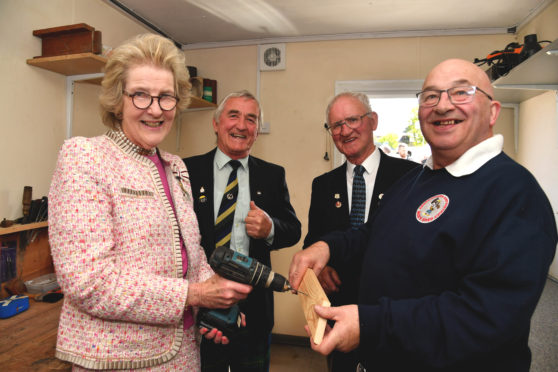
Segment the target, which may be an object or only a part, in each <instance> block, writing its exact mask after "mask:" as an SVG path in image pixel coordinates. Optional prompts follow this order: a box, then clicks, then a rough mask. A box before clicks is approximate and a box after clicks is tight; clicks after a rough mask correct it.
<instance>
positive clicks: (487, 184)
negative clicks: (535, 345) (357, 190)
mask: <svg viewBox="0 0 558 372" xmlns="http://www.w3.org/2000/svg"><path fill="white" fill-rule="evenodd" d="M493 94H494V93H493V89H492V86H491V84H490V81H489V80H488V77H487V75H486V74H485V72H484V71H482V70H481V69H479V68H478V67H477V66H476V65H474V64H472V63H470V62H467V61H463V60H456V59H452V60H447V61H444V62H442V63H440V64H439V65H438V66H436V67H435V68H434V69H433V70H432V71H431V72H430V73H429V74H428V76H427V77H426V80H425V82H424V85H423V90H422V91H421V92H420V93H418V94H417V97H418V100H419V120H420V125H421V130H422V133H423V135H424V137H425V139H426V141H427V142H428V143H429V144H430V147H431V149H432V156H431V157H430V158H429V159H428V160H427V162H426V164H425V165H424V167H420V168H418V169H415V170H412V171H410V172H409V173H408V174H407V175H405V176H403V177H402V178H401V179H400V180H399V181H398V182H397V183H396V184H395V185H394V186H393V187H392V188H391V189H390V191H389V192H387V193H386V194H385V195H384V197H383V198H382V201H381V204H380V206H379V209H378V211H377V213H376V214H375V215H374V216H373V217H372V218H370V219H369V220H368V222H367V223H366V224H365V225H362V227H361V228H359V229H358V230H352V231H346V232H337V233H332V234H329V235H327V236H326V237H324V238H323V240H322V241H319V242H317V243H315V244H313V245H312V246H310V247H308V248H306V249H305V250H303V251H301V252H299V253H297V254H296V255H295V257H294V258H293V262H292V264H291V269H290V281H291V284H292V285H293V286H294V287H295V288H298V285H299V283H300V281H301V277H302V273H304V270H305V269H306V268H307V267H311V268H312V269H313V270H314V271H315V272H316V273H317V274H319V273H320V271H321V270H322V268H323V267H324V266H325V265H326V264H328V263H330V262H331V263H343V262H347V261H348V260H350V259H351V258H352V257H353V256H354V255H362V257H363V259H362V275H361V282H360V288H359V298H358V304H355V305H347V306H341V307H332V308H321V307H319V306H316V311H317V313H318V314H319V315H321V316H323V317H324V318H327V319H333V320H335V325H334V327H333V328H328V329H327V330H326V334H325V337H324V339H323V341H322V343H321V344H320V345H312V348H313V349H314V350H317V351H319V352H321V353H323V354H329V353H330V352H331V351H332V350H340V351H349V350H353V349H358V353H359V360H360V364H359V368H360V370H362V371H366V370H368V371H416V370H418V371H476V372H478V371H528V370H529V366H530V363H531V353H530V350H529V347H528V345H527V342H528V337H529V326H530V319H531V316H532V314H533V311H534V309H535V307H536V305H537V302H538V300H539V298H540V295H541V292H542V289H543V286H544V284H545V281H546V277H547V273H548V269H549V266H550V263H551V261H552V259H553V256H554V252H555V249H556V244H557V243H558V234H557V231H556V223H555V220H554V215H553V211H552V208H551V206H550V203H549V201H548V199H547V197H546V195H545V194H544V192H543V191H542V189H541V188H540V186H539V185H538V183H537V181H536V180H535V178H534V177H533V176H532V175H531V174H530V173H529V172H528V171H527V170H526V169H525V168H523V167H522V166H521V165H519V164H517V163H516V162H515V161H513V160H512V159H510V158H509V157H508V156H507V155H506V154H504V153H503V152H502V146H503V137H502V136H501V135H494V133H493V127H494V124H495V122H496V119H497V117H498V114H499V112H500V103H499V102H497V101H495V100H494V99H493Z"/></svg>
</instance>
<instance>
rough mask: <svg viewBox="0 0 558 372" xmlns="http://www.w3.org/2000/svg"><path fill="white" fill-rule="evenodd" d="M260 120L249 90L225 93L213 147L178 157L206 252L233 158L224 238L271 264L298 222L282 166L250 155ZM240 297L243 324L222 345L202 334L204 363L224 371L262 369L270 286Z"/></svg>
mask: <svg viewBox="0 0 558 372" xmlns="http://www.w3.org/2000/svg"><path fill="white" fill-rule="evenodd" d="M261 120H262V112H261V108H260V104H259V102H258V101H257V99H256V98H255V97H254V96H253V95H252V94H251V93H249V92H247V91H241V92H235V93H231V94H229V95H228V96H227V97H225V99H223V101H222V102H221V103H220V105H219V107H218V108H217V110H216V111H215V115H214V119H213V129H214V131H215V133H216V135H217V148H216V149H213V150H211V151H210V152H208V153H206V154H203V155H198V156H193V157H190V158H185V159H183V160H184V163H185V164H186V167H187V168H188V173H189V178H190V182H191V185H192V194H193V195H192V197H193V199H194V209H195V212H196V215H197V217H198V222H199V226H200V232H201V236H202V246H203V248H204V250H205V252H206V254H207V257H208V258H209V257H210V256H211V254H212V252H213V251H214V249H215V247H216V244H218V242H216V233H215V223H216V219H217V216H218V215H219V207H220V204H221V199H222V198H223V192H224V191H225V188H226V187H227V183H228V180H229V175H230V174H231V172H232V169H233V164H232V163H229V162H230V161H231V160H232V161H233V163H234V161H235V160H236V161H238V162H239V163H240V164H238V163H237V165H236V166H234V168H236V167H238V168H237V171H236V172H237V179H238V196H237V199H236V207H235V209H234V212H233V213H234V219H233V227H232V233H231V235H230V242H228V243H226V244H227V245H229V247H230V248H231V249H233V250H235V251H238V252H240V253H242V254H244V255H247V256H250V257H253V258H255V259H256V260H258V261H260V262H261V263H263V264H264V265H267V266H271V260H270V252H271V251H272V250H275V249H280V248H285V247H290V246H292V245H294V244H296V243H297V242H298V240H299V239H300V234H301V228H300V222H299V220H298V218H297V217H296V214H295V211H294V209H293V207H292V206H291V203H290V198H289V191H288V189H287V184H286V181H285V170H284V168H283V167H281V166H278V165H275V164H272V163H268V162H266V161H263V160H261V159H258V158H255V157H253V156H250V155H249V154H250V149H251V147H252V145H253V143H254V141H255V140H256V137H257V135H258V128H259V126H260V124H261ZM227 190H228V189H227ZM219 239H220V238H219ZM226 239H228V238H226ZM221 243H222V242H221ZM221 243H219V244H221ZM239 305H240V308H241V311H242V312H243V313H244V314H245V315H246V323H247V324H246V328H244V329H243V330H242V331H241V333H240V334H239V335H238V336H237V337H236V338H235V339H234V341H233V342H231V343H230V344H229V345H217V344H214V343H212V342H203V341H202V346H201V356H202V370H203V371H212V372H213V371H215V372H217V371H219V372H220V371H223V372H224V371H228V368H229V367H230V368H231V372H234V371H258V372H266V371H268V370H269V347H270V335H271V329H272V328H273V323H274V322H273V293H272V292H271V291H269V290H263V289H259V288H255V289H254V290H253V291H252V292H251V293H250V295H249V296H248V298H247V300H246V301H244V302H242V303H240V304H239Z"/></svg>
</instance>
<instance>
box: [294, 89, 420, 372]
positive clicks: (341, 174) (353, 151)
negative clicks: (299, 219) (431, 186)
mask: <svg viewBox="0 0 558 372" xmlns="http://www.w3.org/2000/svg"><path fill="white" fill-rule="evenodd" d="M326 118H327V123H326V127H327V128H328V131H329V132H330V134H331V135H332V138H333V142H334V143H335V146H336V147H337V149H338V150H339V151H340V152H341V153H342V154H343V155H345V157H346V158H347V161H346V162H345V163H343V164H342V165H341V166H339V167H337V168H335V169H333V170H332V171H330V172H327V173H325V174H322V175H321V176H319V177H316V178H314V181H313V182H312V199H311V202H310V211H309V213H308V234H307V235H306V238H305V239H304V248H306V247H308V246H310V245H312V244H313V243H315V242H317V241H319V240H320V238H321V237H322V236H323V235H325V234H327V233H330V232H333V231H337V230H345V229H348V228H350V227H351V222H350V211H351V210H352V208H351V206H352V204H351V203H350V202H351V201H352V188H353V174H354V173H353V172H354V169H355V167H356V166H358V165H362V166H363V167H364V168H365V170H364V174H363V177H364V181H365V186H366V187H365V188H366V204H365V209H364V211H365V218H364V220H363V221H362V222H366V221H367V219H368V218H367V217H368V216H370V215H371V214H372V213H373V212H374V211H375V210H376V208H377V206H378V203H379V202H380V199H381V198H382V196H383V194H384V193H385V192H386V191H387V190H388V189H389V187H390V186H391V185H392V184H393V183H394V182H395V181H397V180H398V179H399V178H400V177H401V176H402V175H403V174H405V173H407V172H408V171H409V170H411V169H412V168H415V167H417V166H418V163H415V162H412V161H408V160H403V159H399V158H392V157H390V156H388V155H386V154H384V153H383V152H382V151H381V150H380V149H379V148H376V146H375V145H374V137H373V136H374V133H373V132H374V130H376V128H377V126H378V115H377V114H376V113H375V112H374V111H372V109H371V108H370V103H369V101H368V97H367V96H366V95H365V94H362V93H354V92H344V93H340V94H338V95H337V96H335V97H334V98H333V99H332V100H331V102H330V103H329V105H328V107H327V110H326ZM366 211H367V212H368V213H366ZM357 261H358V260H355V261H354V263H353V264H349V265H346V266H342V267H331V266H326V267H325V268H324V270H323V271H322V272H321V273H320V275H319V277H318V279H319V280H320V283H321V285H322V287H323V288H324V290H325V291H326V293H327V294H328V297H329V298H330V301H331V302H332V305H334V306H341V305H347V304H353V303H356V302H357V295H358V283H359V278H360V267H361V265H360V264H359V263H358V262H357ZM357 364H358V358H357V356H356V353H354V352H352V353H347V354H345V353H342V352H338V351H334V352H333V353H332V354H330V356H329V358H328V367H329V370H330V371H333V372H344V371H354V370H355V369H356V366H357Z"/></svg>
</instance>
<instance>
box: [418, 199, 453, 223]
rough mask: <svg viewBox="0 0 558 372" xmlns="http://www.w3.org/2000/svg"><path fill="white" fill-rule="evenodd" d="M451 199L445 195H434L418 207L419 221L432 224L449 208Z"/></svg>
mask: <svg viewBox="0 0 558 372" xmlns="http://www.w3.org/2000/svg"><path fill="white" fill-rule="evenodd" d="M448 205H449V198H448V197H447V196H446V195H444V194H438V195H434V196H433V197H431V198H429V199H427V200H426V201H425V202H424V203H422V204H421V205H420V207H418V209H417V212H416V217H417V221H418V222H420V223H430V222H432V221H434V220H435V219H437V218H438V217H440V216H441V215H442V213H444V212H445V210H446V209H447V208H448Z"/></svg>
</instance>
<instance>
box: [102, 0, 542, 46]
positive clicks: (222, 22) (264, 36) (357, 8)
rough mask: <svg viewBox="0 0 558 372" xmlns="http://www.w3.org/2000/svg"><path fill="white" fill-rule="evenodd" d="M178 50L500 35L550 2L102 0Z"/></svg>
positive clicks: (470, 0)
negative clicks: (393, 36) (351, 39)
mask: <svg viewBox="0 0 558 372" xmlns="http://www.w3.org/2000/svg"><path fill="white" fill-rule="evenodd" d="M105 1H106V2H108V3H110V4H112V5H115V6H116V5H118V4H120V5H121V6H123V7H125V8H128V9H129V10H130V11H131V12H133V13H134V14H135V15H137V16H139V17H141V18H142V19H144V20H146V21H148V22H149V23H151V24H153V25H154V26H156V27H157V28H159V29H160V30H161V31H162V32H163V33H165V34H166V35H167V36H168V37H170V38H172V39H173V40H175V41H176V42H178V43H180V44H182V45H189V46H196V45H200V46H201V45H203V44H207V43H225V44H226V43H234V42H239V41H251V42H258V41H273V40H279V39H282V41H285V40H288V39H289V38H292V39H300V38H308V37H318V36H320V37H332V38H333V37H334V36H346V37H359V36H369V35H372V34H373V35H376V36H382V35H388V34H393V33H413V32H414V33H434V34H440V33H448V34H459V33H462V34H467V33H505V32H506V31H507V30H508V29H509V28H511V27H514V26H518V25H521V24H523V23H524V22H526V21H527V20H529V19H530V18H531V17H532V16H534V15H535V14H537V13H538V12H540V11H541V10H542V9H544V8H545V7H546V6H547V5H548V4H549V3H551V2H552V0H489V1H487V0H466V1H464V0H157V1H153V0H118V1H117V0H105Z"/></svg>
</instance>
